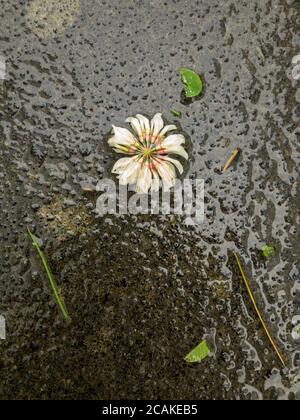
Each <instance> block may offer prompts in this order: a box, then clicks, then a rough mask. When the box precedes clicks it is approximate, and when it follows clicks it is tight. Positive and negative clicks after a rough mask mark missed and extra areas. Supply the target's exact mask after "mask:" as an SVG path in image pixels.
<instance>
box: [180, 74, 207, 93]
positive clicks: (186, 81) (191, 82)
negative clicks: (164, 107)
mask: <svg viewBox="0 0 300 420" xmlns="http://www.w3.org/2000/svg"><path fill="white" fill-rule="evenodd" d="M179 73H180V76H181V80H182V83H183V85H184V90H185V96H186V97H187V98H194V97H195V96H198V95H200V93H201V92H202V89H203V83H202V80H201V78H200V76H199V74H197V73H195V72H194V71H193V70H190V69H185V68H182V69H180V70H179Z"/></svg>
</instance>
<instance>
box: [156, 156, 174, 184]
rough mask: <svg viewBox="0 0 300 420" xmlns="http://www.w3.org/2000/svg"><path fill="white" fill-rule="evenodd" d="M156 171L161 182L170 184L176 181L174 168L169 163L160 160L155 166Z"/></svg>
mask: <svg viewBox="0 0 300 420" xmlns="http://www.w3.org/2000/svg"><path fill="white" fill-rule="evenodd" d="M156 170H157V172H158V173H159V176H160V177H161V179H162V180H163V182H169V183H170V182H172V181H173V180H174V181H175V179H176V173H175V168H174V166H173V165H172V164H171V163H169V162H165V161H163V160H161V161H160V162H159V164H158V165H157V166H156Z"/></svg>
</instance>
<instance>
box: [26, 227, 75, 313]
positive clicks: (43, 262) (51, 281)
mask: <svg viewBox="0 0 300 420" xmlns="http://www.w3.org/2000/svg"><path fill="white" fill-rule="evenodd" d="M27 230H28V234H29V237H30V239H31V240H32V245H33V246H34V247H35V248H36V250H37V253H38V255H39V257H40V259H41V261H42V264H43V266H44V268H45V271H46V273H47V276H48V280H49V283H50V286H51V288H52V290H53V293H54V296H55V299H56V301H57V304H58V306H59V308H60V310H61V312H62V314H63V317H64V318H65V320H68V319H69V318H70V316H69V314H68V312H67V310H66V307H65V305H64V304H63V302H62V300H61V298H60V296H59V292H58V288H57V286H56V284H55V281H54V279H53V277H52V274H51V271H50V268H49V266H48V263H47V261H46V258H45V257H44V254H43V252H42V250H41V248H40V246H39V244H38V241H37V238H36V237H35V236H34V235H33V234H32V233H31V232H30V230H29V229H27Z"/></svg>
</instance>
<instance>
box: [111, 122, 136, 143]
mask: <svg viewBox="0 0 300 420" xmlns="http://www.w3.org/2000/svg"><path fill="white" fill-rule="evenodd" d="M113 130H114V133H115V135H114V137H113V138H115V140H114V141H115V142H116V143H117V144H120V145H123V146H129V147H130V146H133V145H134V144H135V143H136V142H137V140H136V138H135V137H134V135H133V134H132V133H131V132H130V131H129V130H127V129H126V128H121V127H116V126H114V125H113ZM111 140H112V139H110V141H111ZM110 141H109V144H110V145H111V143H110Z"/></svg>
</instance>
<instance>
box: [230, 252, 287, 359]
mask: <svg viewBox="0 0 300 420" xmlns="http://www.w3.org/2000/svg"><path fill="white" fill-rule="evenodd" d="M234 256H235V259H236V262H237V264H238V267H239V270H240V272H241V275H242V277H243V280H244V283H245V285H246V289H247V291H248V293H249V296H250V299H251V301H252V304H253V306H254V309H255V311H256V313H257V315H258V317H259V320H260V322H261V324H262V326H263V328H264V330H265V332H266V334H267V336H268V339H269V340H270V342H271V344H272V347H273V349H274V350H275V353H276V354H277V356H278V358H279V360H280V362H281V364H282V366H283V367H285V362H284V360H283V357H282V356H281V354H280V352H279V350H278V348H277V346H276V344H275V342H274V340H273V338H272V336H271V334H270V333H269V330H268V328H267V326H266V324H265V321H264V320H263V317H262V316H261V314H260V311H259V309H258V306H257V304H256V302H255V299H254V296H253V294H252V292H251V289H250V286H249V284H248V280H247V277H246V275H245V272H244V270H243V267H242V264H241V262H240V259H239V257H238V256H237V254H236V253H234Z"/></svg>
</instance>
